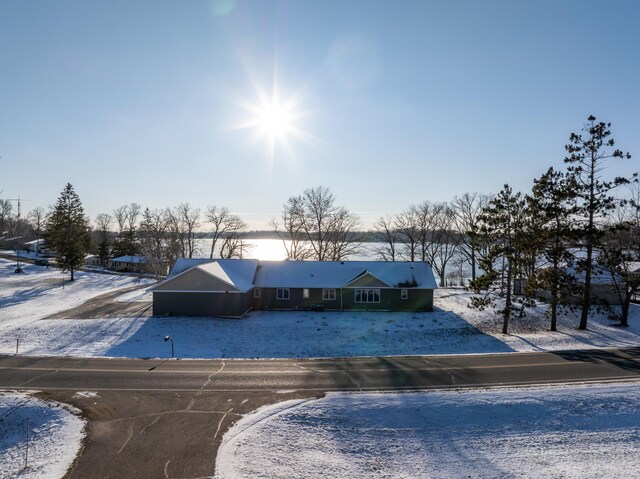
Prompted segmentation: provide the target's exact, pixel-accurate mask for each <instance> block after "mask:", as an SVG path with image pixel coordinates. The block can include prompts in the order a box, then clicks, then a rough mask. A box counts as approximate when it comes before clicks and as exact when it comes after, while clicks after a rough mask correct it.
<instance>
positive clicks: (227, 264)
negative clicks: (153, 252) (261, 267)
mask: <svg viewBox="0 0 640 479" xmlns="http://www.w3.org/2000/svg"><path fill="white" fill-rule="evenodd" d="M257 268H258V260H257V259H246V260H242V259H215V260H212V259H206V258H181V259H179V260H177V261H176V263H175V265H174V266H173V268H171V271H170V273H169V275H168V276H167V279H166V280H165V281H163V282H162V283H160V284H158V285H157V286H155V287H154V288H152V289H156V288H161V287H162V286H163V285H165V284H166V283H171V281H173V279H175V278H177V277H179V276H183V275H186V274H188V273H189V272H190V271H192V270H194V269H196V270H199V271H202V272H204V273H206V274H207V275H209V276H211V277H212V278H216V279H218V280H220V281H222V282H224V283H227V284H228V285H230V286H233V287H234V288H235V289H237V290H239V291H244V292H247V291H250V290H251V289H252V288H253V279H254V277H255V275H256V269H257Z"/></svg>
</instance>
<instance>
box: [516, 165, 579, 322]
mask: <svg viewBox="0 0 640 479" xmlns="http://www.w3.org/2000/svg"><path fill="white" fill-rule="evenodd" d="M575 195H576V184H575V182H574V181H573V178H572V177H567V175H565V174H563V173H562V172H558V171H555V170H554V169H553V168H549V169H548V170H547V172H546V173H545V174H544V175H542V176H541V177H540V178H539V179H537V180H535V182H534V186H533V190H532V195H531V196H529V197H527V200H528V202H529V205H530V206H531V209H532V211H533V215H534V216H535V217H537V218H538V219H539V220H540V226H541V227H540V228H539V229H538V231H537V232H536V234H535V236H536V237H537V238H538V239H539V240H540V242H541V253H542V256H543V257H544V259H545V260H546V261H547V262H548V263H549V266H548V267H547V268H543V269H538V270H536V272H535V274H534V277H533V278H532V281H530V284H531V286H532V288H535V289H542V290H545V291H549V294H550V296H551V297H550V306H551V331H556V323H557V317H558V312H557V311H558V304H559V302H560V294H561V286H564V287H568V285H569V284H571V283H572V282H573V281H572V278H571V277H570V276H569V274H568V273H567V268H566V266H567V265H568V264H570V263H572V262H573V255H572V254H571V250H570V248H569V247H570V245H571V242H572V238H573V236H572V234H573V228H572V221H573V216H574V215H575V214H576V212H577V206H576V200H575Z"/></svg>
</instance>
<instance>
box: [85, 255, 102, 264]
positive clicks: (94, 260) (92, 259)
mask: <svg viewBox="0 0 640 479" xmlns="http://www.w3.org/2000/svg"><path fill="white" fill-rule="evenodd" d="M84 265H85V266H100V258H98V257H97V256H96V255H95V254H88V255H87V256H85V257H84Z"/></svg>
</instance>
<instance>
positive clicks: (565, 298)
mask: <svg viewBox="0 0 640 479" xmlns="http://www.w3.org/2000/svg"><path fill="white" fill-rule="evenodd" d="M562 272H563V273H564V274H566V275H567V276H569V277H571V278H573V281H572V284H563V285H561V290H560V299H561V301H562V302H563V303H568V304H579V303H580V302H581V301H582V293H581V292H580V288H583V287H584V281H585V273H584V271H580V270H579V269H578V268H577V267H576V266H574V265H570V266H564V267H562ZM623 283H624V280H623V279H622V278H621V277H620V276H619V275H613V274H611V272H609V271H607V270H605V269H603V268H602V267H600V266H598V265H594V266H593V268H592V270H591V301H592V303H594V304H603V305H619V304H620V295H619V294H618V289H617V287H616V285H618V286H619V285H621V284H623ZM527 284H528V280H526V279H525V280H522V286H521V287H522V289H524V288H526V286H527ZM536 294H537V295H538V296H539V297H541V298H543V299H545V300H549V299H550V298H551V294H550V293H549V291H544V290H543V291H537V292H536Z"/></svg>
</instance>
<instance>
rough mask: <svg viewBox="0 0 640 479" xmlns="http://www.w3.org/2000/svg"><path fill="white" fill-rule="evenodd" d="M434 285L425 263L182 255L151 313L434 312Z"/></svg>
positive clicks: (155, 290) (159, 287)
mask: <svg viewBox="0 0 640 479" xmlns="http://www.w3.org/2000/svg"><path fill="white" fill-rule="evenodd" d="M436 287H437V286H436V281H435V278H434V276H433V271H432V270H431V266H430V265H429V264H428V263H426V262H387V261H258V260H255V259H247V260H242V259H218V260H210V259H198V260H178V261H177V262H176V264H175V266H174V267H173V269H172V270H171V272H170V273H169V276H168V277H167V279H166V280H165V281H163V282H162V283H160V284H159V285H157V286H155V287H154V288H153V314H155V315H172V316H224V317H242V316H243V315H244V314H246V313H247V312H248V311H250V310H305V309H309V310H311V309H321V310H331V311H346V310H349V311H431V310H432V309H433V291H434V289H435V288H436Z"/></svg>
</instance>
